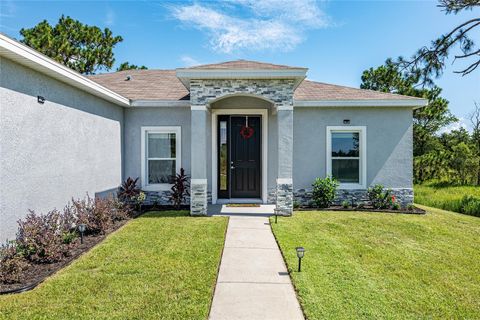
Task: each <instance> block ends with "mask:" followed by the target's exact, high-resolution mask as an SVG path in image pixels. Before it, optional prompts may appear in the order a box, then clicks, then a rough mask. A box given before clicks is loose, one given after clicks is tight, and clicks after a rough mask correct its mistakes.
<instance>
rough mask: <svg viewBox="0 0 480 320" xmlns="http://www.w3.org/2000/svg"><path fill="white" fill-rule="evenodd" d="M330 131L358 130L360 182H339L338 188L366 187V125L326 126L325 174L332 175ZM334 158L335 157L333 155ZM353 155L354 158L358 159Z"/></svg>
mask: <svg viewBox="0 0 480 320" xmlns="http://www.w3.org/2000/svg"><path fill="white" fill-rule="evenodd" d="M332 132H358V133H359V136H360V154H359V156H360V157H358V158H359V159H360V164H359V167H360V176H359V178H360V182H359V183H340V186H339V188H340V189H365V188H366V187H367V127H366V126H327V134H326V136H327V144H326V145H327V165H326V169H327V170H326V171H327V172H326V173H327V176H332ZM333 158H335V157H333ZM358 158H357V157H355V158H354V159H358Z"/></svg>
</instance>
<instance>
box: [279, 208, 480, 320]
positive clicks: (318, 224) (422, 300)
mask: <svg viewBox="0 0 480 320" xmlns="http://www.w3.org/2000/svg"><path fill="white" fill-rule="evenodd" d="M423 208H424V209H427V211H428V213H427V214H426V215H407V214H388V213H358V212H330V211H329V212H325V211H324V212H322V211H314V212H312V211H310V212H295V213H294V215H293V217H290V218H280V219H279V220H278V224H275V223H274V222H273V219H272V220H271V221H272V228H273V230H274V233H275V236H276V238H277V240H278V242H279V244H280V247H281V249H282V252H283V254H284V256H285V258H286V261H287V264H288V267H289V268H290V269H292V274H291V275H292V279H293V282H294V285H295V287H296V289H297V292H298V295H299V299H300V303H301V304H302V306H303V308H304V310H305V313H306V315H307V317H308V318H309V319H365V318H369V319H373V318H382V319H385V318H388V319H432V318H436V319H474V318H476V319H478V318H479V316H480V300H479V299H478V297H480V263H479V262H480V241H479V239H480V219H479V218H477V217H471V216H466V215H461V214H457V213H453V212H448V211H442V210H438V209H431V208H427V207H423ZM297 246H303V247H305V249H306V253H305V257H304V259H303V262H302V272H301V273H298V272H297V271H296V268H297V257H296V253H295V247H297Z"/></svg>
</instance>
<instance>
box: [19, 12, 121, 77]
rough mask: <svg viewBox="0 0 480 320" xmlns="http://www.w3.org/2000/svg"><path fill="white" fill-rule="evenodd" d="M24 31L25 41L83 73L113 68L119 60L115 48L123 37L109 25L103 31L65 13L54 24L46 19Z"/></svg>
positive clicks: (22, 33) (23, 40) (22, 30)
mask: <svg viewBox="0 0 480 320" xmlns="http://www.w3.org/2000/svg"><path fill="white" fill-rule="evenodd" d="M20 34H21V35H22V36H23V39H22V40H21V42H23V43H25V44H26V45H28V46H29V47H31V48H33V49H35V50H37V51H39V52H41V53H43V54H45V55H47V56H49V57H50V58H52V59H54V60H56V61H58V62H60V63H62V64H64V65H65V66H67V67H69V68H71V69H74V70H76V71H78V72H80V73H83V74H93V73H95V72H97V71H99V70H102V69H105V70H110V69H111V68H112V66H113V64H114V62H115V59H114V54H113V48H114V47H115V45H116V44H117V43H119V42H121V41H122V40H123V39H122V37H121V36H113V34H112V31H110V29H108V28H105V29H104V30H103V31H102V30H101V29H100V28H98V27H96V26H89V25H86V24H83V23H81V22H80V21H78V20H74V19H72V18H70V17H68V16H67V17H65V16H63V15H62V16H61V17H60V19H59V20H58V23H57V24H56V25H54V26H52V25H50V24H49V23H48V22H47V21H46V20H44V21H42V22H40V23H38V24H37V25H36V26H34V27H33V28H29V29H21V30H20Z"/></svg>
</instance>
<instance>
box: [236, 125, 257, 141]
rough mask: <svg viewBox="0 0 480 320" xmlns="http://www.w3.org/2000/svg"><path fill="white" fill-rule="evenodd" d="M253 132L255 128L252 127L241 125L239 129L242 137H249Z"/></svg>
mask: <svg viewBox="0 0 480 320" xmlns="http://www.w3.org/2000/svg"><path fill="white" fill-rule="evenodd" d="M254 133H255V130H254V129H253V128H252V127H247V126H242V128H241V129H240V135H241V136H242V138H243V139H250V138H251V137H252V136H253V134H254Z"/></svg>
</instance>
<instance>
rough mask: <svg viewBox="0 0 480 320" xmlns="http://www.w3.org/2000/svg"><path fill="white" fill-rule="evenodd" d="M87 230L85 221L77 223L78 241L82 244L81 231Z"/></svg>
mask: <svg viewBox="0 0 480 320" xmlns="http://www.w3.org/2000/svg"><path fill="white" fill-rule="evenodd" d="M85 230H87V225H86V224H85V223H81V224H79V225H78V231H80V243H81V244H83V233H84V232H85Z"/></svg>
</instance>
